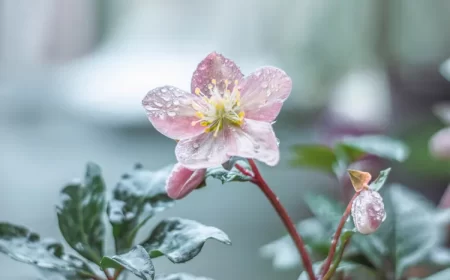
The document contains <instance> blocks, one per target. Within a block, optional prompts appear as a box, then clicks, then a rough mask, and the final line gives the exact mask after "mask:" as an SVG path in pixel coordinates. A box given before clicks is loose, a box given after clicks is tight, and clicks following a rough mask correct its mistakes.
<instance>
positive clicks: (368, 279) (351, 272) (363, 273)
mask: <svg viewBox="0 0 450 280" xmlns="http://www.w3.org/2000/svg"><path fill="white" fill-rule="evenodd" d="M322 264H323V262H317V263H315V264H314V265H313V270H314V273H315V274H316V275H317V274H319V271H320V268H321V267H322ZM342 277H350V278H349V279H364V280H375V279H377V278H376V274H375V271H373V270H372V269H370V268H368V267H366V266H363V265H361V264H357V263H352V262H345V261H343V262H341V263H340V264H339V266H338V268H337V269H336V274H335V276H334V277H333V278H332V279H333V280H334V279H335V280H337V279H342ZM353 277H354V278H353ZM297 280H309V277H308V274H307V273H306V271H303V272H302V273H301V274H300V276H299V277H298V279H297Z"/></svg>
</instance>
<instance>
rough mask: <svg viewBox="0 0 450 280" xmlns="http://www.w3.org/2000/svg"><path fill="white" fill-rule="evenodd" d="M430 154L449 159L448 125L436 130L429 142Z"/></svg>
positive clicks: (449, 129) (449, 133)
mask: <svg viewBox="0 0 450 280" xmlns="http://www.w3.org/2000/svg"><path fill="white" fill-rule="evenodd" d="M429 147H430V151H431V154H432V155H433V156H434V157H436V158H438V159H450V127H447V128H444V129H442V130H440V131H438V132H437V133H436V134H435V135H433V137H432V138H431V140H430V143H429Z"/></svg>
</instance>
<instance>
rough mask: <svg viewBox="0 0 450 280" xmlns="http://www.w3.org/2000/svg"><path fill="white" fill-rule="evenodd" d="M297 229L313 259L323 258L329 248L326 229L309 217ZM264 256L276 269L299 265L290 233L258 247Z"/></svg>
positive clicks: (296, 251) (328, 237) (298, 257)
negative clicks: (270, 260)
mask: <svg viewBox="0 0 450 280" xmlns="http://www.w3.org/2000/svg"><path fill="white" fill-rule="evenodd" d="M297 230H298V232H299V233H300V235H301V236H302V238H303V241H304V242H305V244H306V247H307V249H308V251H309V252H310V253H311V254H312V255H313V259H317V260H319V259H323V258H325V257H326V256H327V254H328V250H329V248H330V236H329V235H328V230H327V229H325V227H324V226H323V225H322V223H321V222H319V221H318V220H317V219H316V218H309V219H306V220H303V221H301V222H300V223H299V224H298V225H297ZM260 253H261V255H262V256H263V257H265V258H270V259H272V263H273V266H274V267H275V268H277V269H292V268H295V267H297V266H299V265H301V261H300V256H299V254H298V250H297V248H296V247H295V245H294V242H293V241H292V237H291V236H290V235H285V236H283V237H281V238H279V239H277V240H275V241H272V242H271V243H269V244H266V245H264V246H263V247H261V249H260Z"/></svg>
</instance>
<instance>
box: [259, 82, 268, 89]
mask: <svg viewBox="0 0 450 280" xmlns="http://www.w3.org/2000/svg"><path fill="white" fill-rule="evenodd" d="M268 86H269V84H268V83H267V82H266V81H264V82H262V84H261V87H262V88H267V87H268Z"/></svg>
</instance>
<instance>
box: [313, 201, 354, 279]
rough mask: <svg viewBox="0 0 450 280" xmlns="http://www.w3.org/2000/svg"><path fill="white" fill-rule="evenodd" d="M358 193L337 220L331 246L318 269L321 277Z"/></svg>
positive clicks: (328, 264) (330, 260) (331, 259)
mask: <svg viewBox="0 0 450 280" xmlns="http://www.w3.org/2000/svg"><path fill="white" fill-rule="evenodd" d="M358 195H359V192H356V193H355V195H354V196H353V197H352V199H351V200H350V202H349V203H348V205H347V208H346V209H345V212H344V214H343V215H342V218H341V220H340V221H339V225H338V228H337V229H336V233H335V234H334V236H333V240H332V241H331V247H330V251H329V253H328V257H327V259H326V260H325V262H324V264H323V266H322V269H321V270H320V275H322V278H323V277H324V276H325V274H326V273H327V272H328V270H329V269H330V265H331V262H332V261H333V257H334V253H335V252H336V247H337V245H338V241H339V238H340V237H341V233H342V229H343V228H344V226H345V223H346V222H347V218H348V216H350V212H351V211H352V204H353V201H354V200H355V198H357V197H358Z"/></svg>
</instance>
